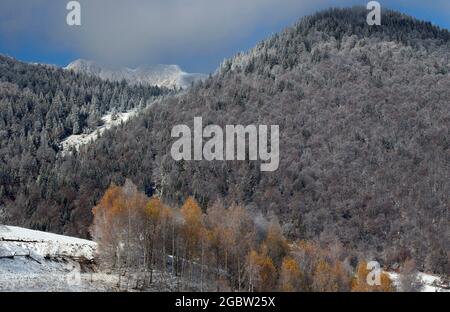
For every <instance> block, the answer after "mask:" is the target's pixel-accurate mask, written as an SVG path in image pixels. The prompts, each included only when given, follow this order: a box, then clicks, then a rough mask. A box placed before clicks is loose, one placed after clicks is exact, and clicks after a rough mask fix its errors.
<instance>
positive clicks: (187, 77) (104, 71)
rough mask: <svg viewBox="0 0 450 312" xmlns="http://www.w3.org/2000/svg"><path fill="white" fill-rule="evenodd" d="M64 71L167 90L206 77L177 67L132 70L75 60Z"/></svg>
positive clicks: (146, 66) (149, 67)
mask: <svg viewBox="0 0 450 312" xmlns="http://www.w3.org/2000/svg"><path fill="white" fill-rule="evenodd" d="M65 69H66V70H72V71H74V72H77V73H84V74H88V75H92V76H97V77H100V78H101V79H104V80H110V81H122V80H125V81H127V82H128V83H131V84H146V85H152V86H158V87H166V88H169V89H173V88H183V89H187V88H189V87H191V85H192V84H193V83H195V82H197V81H201V80H204V79H205V78H206V75H203V74H189V73H186V72H184V71H182V70H181V68H180V67H179V66H178V65H142V66H139V67H137V68H134V69H130V68H115V67H110V66H103V65H100V64H98V63H96V62H93V61H86V60H82V59H79V60H76V61H74V62H72V63H70V64H69V65H68V66H67V67H65Z"/></svg>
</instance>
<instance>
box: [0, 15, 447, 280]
mask: <svg viewBox="0 0 450 312" xmlns="http://www.w3.org/2000/svg"><path fill="white" fill-rule="evenodd" d="M366 17H367V10H365V8H353V9H333V10H327V11H324V12H321V13H318V14H315V15H313V16H309V17H306V18H303V19H302V20H300V21H299V22H298V23H297V24H296V25H294V26H292V27H290V28H288V29H286V30H285V31H283V32H281V33H279V34H276V35H274V36H272V37H271V38H268V39H267V40H265V41H263V42H261V43H260V44H258V45H257V46H256V47H255V48H254V49H252V50H251V51H248V52H247V53H241V54H239V55H237V56H235V57H233V58H231V59H229V60H227V61H225V62H224V63H223V64H222V65H221V67H220V69H219V70H218V71H217V73H216V74H214V75H213V76H212V77H210V78H208V79H206V80H205V81H204V82H201V83H199V84H198V85H196V86H194V87H193V88H191V89H189V90H188V91H187V92H186V93H184V94H179V95H178V96H174V97H168V98H167V99H164V100H163V101H161V102H160V103H157V104H156V105H153V106H152V107H151V109H148V110H146V111H145V112H144V113H143V114H141V115H140V116H138V117H137V118H135V119H133V120H132V121H130V122H128V123H127V125H126V126H125V127H121V128H115V129H113V130H112V131H107V132H105V133H104V135H103V136H102V137H101V138H99V139H97V140H96V141H95V142H94V143H93V144H91V145H89V146H87V147H86V148H83V149H80V151H79V153H73V154H71V155H67V156H66V157H64V158H62V159H59V160H58V162H56V163H55V164H54V166H53V167H51V168H48V170H47V171H45V173H43V175H42V176H41V177H40V178H39V180H38V182H34V180H31V181H30V182H29V183H30V185H28V187H27V188H26V189H24V190H23V194H22V195H21V196H20V197H19V196H17V199H16V201H13V199H11V202H10V205H9V207H8V208H9V209H8V210H7V213H8V212H11V211H21V214H19V216H21V217H22V219H20V218H17V217H16V218H14V216H13V217H10V219H9V220H11V221H14V222H16V223H19V222H26V221H24V218H25V217H24V216H26V217H28V219H26V220H29V219H32V220H34V224H33V225H34V226H35V227H48V228H52V229H54V230H55V231H60V232H64V233H69V234H70V233H72V234H74V233H81V234H83V235H85V236H88V235H89V234H88V228H89V225H90V224H91V222H92V214H91V209H92V206H93V203H95V202H97V201H98V200H99V198H100V197H101V195H102V194H103V193H104V192H105V190H106V188H107V187H108V186H109V185H110V184H111V183H114V184H116V185H123V184H124V182H125V180H126V179H127V178H129V179H131V180H132V181H133V182H134V183H135V184H136V185H137V186H138V188H139V190H140V191H143V192H145V193H146V194H147V195H149V196H150V195H153V193H154V192H155V190H156V191H157V192H158V194H159V195H160V196H162V198H163V199H164V201H165V202H167V203H169V204H172V205H179V204H180V203H182V202H183V201H184V200H185V199H186V198H187V197H188V196H194V197H195V198H196V199H197V200H198V201H199V202H200V203H201V205H202V207H203V208H206V207H209V206H211V205H213V203H214V202H215V201H216V200H218V199H220V200H221V201H224V202H225V203H226V204H230V203H241V204H243V205H245V206H246V208H247V209H249V210H251V211H255V212H259V213H262V214H268V215H276V216H278V217H279V218H280V220H281V221H282V223H283V231H284V232H285V234H286V235H289V237H290V238H292V239H301V240H303V239H306V240H315V241H317V242H319V243H320V244H323V245H324V246H328V245H332V246H334V247H333V248H335V249H333V250H334V251H335V256H336V257H337V258H340V257H344V258H346V259H348V261H349V263H352V261H353V260H352V259H357V258H361V257H362V256H363V257H364V258H366V259H375V260H377V261H379V262H380V263H381V264H382V265H389V264H393V263H402V262H403V261H405V260H406V259H410V258H413V259H415V261H416V262H417V264H418V265H419V266H420V269H421V270H423V271H430V272H434V273H439V274H449V272H450V265H449V261H448V246H449V245H450V241H449V240H450V229H449V227H448V217H449V215H448V213H449V211H450V207H449V204H450V203H449V201H448V194H450V171H449V170H448V168H449V163H450V158H449V157H450V140H449V138H450V127H449V125H450V109H449V105H448V103H449V102H450V89H449V88H448V86H449V85H450V63H449V60H450V33H449V32H448V31H447V30H443V29H439V28H437V27H434V26H433V25H431V24H430V23H428V22H423V21H418V20H416V19H414V18H411V17H408V16H405V15H403V14H400V13H396V12H392V11H388V10H384V11H383V18H382V20H383V26H381V27H378V26H373V27H371V26H368V25H367V23H366ZM0 77H1V76H0ZM198 116H201V117H202V118H203V121H204V124H216V125H220V126H222V127H224V126H225V125H237V124H242V125H248V124H256V125H259V124H263V125H279V126H280V166H279V169H278V170H277V171H275V172H261V171H260V164H259V163H258V162H248V161H212V162H208V161H191V162H189V161H185V162H176V161H175V160H174V159H173V158H172V157H171V154H170V149H171V145H172V143H173V142H174V139H173V138H172V137H171V131H170V130H171V128H172V127H173V126H175V125H179V124H186V125H188V126H190V127H191V128H192V124H193V120H194V117H198ZM14 168H17V167H14ZM25 169H26V167H25ZM16 181H17V180H11V182H10V183H11V184H13V182H16ZM16 183H21V182H20V180H19V181H17V182H16ZM55 189H57V191H55ZM50 190H51V191H50ZM30 194H31V195H32V198H33V199H32V200H30V199H29V198H31V195H30ZM343 250H345V253H344V252H343Z"/></svg>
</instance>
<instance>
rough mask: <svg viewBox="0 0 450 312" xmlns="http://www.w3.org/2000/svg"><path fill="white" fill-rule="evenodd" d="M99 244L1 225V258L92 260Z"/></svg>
mask: <svg viewBox="0 0 450 312" xmlns="http://www.w3.org/2000/svg"><path fill="white" fill-rule="evenodd" d="M96 250H97V244H96V243H95V242H92V241H89V240H84V239H79V238H75V237H69V236H63V235H57V234H52V233H47V232H41V231H34V230H28V229H24V228H20V227H15V226H5V225H0V258H8V257H15V256H18V257H26V256H28V257H32V258H33V259H35V260H38V261H39V259H42V258H54V259H57V258H70V259H80V260H88V261H92V260H94V258H95V253H96Z"/></svg>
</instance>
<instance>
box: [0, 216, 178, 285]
mask: <svg viewBox="0 0 450 312" xmlns="http://www.w3.org/2000/svg"><path fill="white" fill-rule="evenodd" d="M96 250H97V244H96V243H95V242H92V241H89V240H84V239H79V238H75V237H68V236H63V235H57V234H52V233H46V232H40V231H33V230H28V229H24V228H20V227H14V226H5V225H0V292H6V291H9V292H11V291H13V292H19V291H20V292H30V291H32V292H105V291H108V292H111V291H142V290H145V291H173V290H175V289H176V286H177V279H176V278H175V277H173V276H171V275H170V274H167V273H164V274H162V273H160V272H157V271H154V273H153V281H154V283H153V284H152V285H150V286H146V287H143V281H144V279H146V280H148V275H149V273H148V272H146V273H139V272H136V273H134V274H131V275H129V276H128V275H124V274H120V275H119V274H118V273H112V274H110V273H107V272H98V268H97V266H96V264H95V261H94V260H95V256H96Z"/></svg>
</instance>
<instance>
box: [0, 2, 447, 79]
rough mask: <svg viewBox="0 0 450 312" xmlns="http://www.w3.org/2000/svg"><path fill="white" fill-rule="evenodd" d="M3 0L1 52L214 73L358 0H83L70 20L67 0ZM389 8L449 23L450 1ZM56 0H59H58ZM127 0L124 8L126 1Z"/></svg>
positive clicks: (32, 57)
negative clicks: (304, 22)
mask: <svg viewBox="0 0 450 312" xmlns="http://www.w3.org/2000/svg"><path fill="white" fill-rule="evenodd" d="M30 2H31V1H30V0H1V3H0V53H1V54H7V55H10V56H13V57H15V58H17V59H19V60H23V61H27V62H39V63H50V64H56V65H60V66H65V65H67V64H68V63H69V62H71V61H73V60H74V59H77V58H86V59H94V60H97V61H98V60H100V61H104V62H108V63H114V64H117V65H121V66H130V67H132V66H137V65H139V64H141V63H164V64H179V65H181V67H182V68H183V69H185V70H186V71H190V72H212V71H214V70H215V68H216V67H217V66H218V65H219V64H220V62H221V61H222V60H223V59H225V58H227V57H230V56H232V55H234V54H235V53H237V52H239V51H245V50H247V49H249V48H251V47H253V46H254V45H255V44H256V43H257V42H259V41H261V40H263V39H264V38H267V37H268V36H269V35H270V34H272V33H275V32H278V31H280V30H282V29H283V28H285V27H287V26H289V25H291V24H293V23H294V22H295V21H297V20H298V19H299V18H300V17H302V16H304V15H307V14H311V13H313V12H315V11H317V10H321V9H324V8H327V7H330V6H331V5H332V6H351V5H355V4H356V5H366V4H367V2H368V1H357V0H348V1H346V0H343V1H339V0H334V1H332V0H315V1H313V0H239V1H237V0H183V1H182V0H164V1H163V0H147V1H144V0H127V1H119V0H80V2H81V4H82V26H80V27H79V28H73V27H68V26H67V25H66V24H65V18H66V14H67V11H66V8H65V5H66V4H67V2H68V0H67V1H66V0H59V1H53V0H33V1H32V3H30ZM379 2H380V3H381V4H382V6H383V7H384V8H391V9H395V10H398V11H401V12H403V13H406V14H409V15H412V16H415V17H417V18H419V19H423V20H427V21H431V22H432V23H433V24H435V25H439V26H440V27H443V28H447V29H450V1H449V0H434V1H433V0H432V1H418V0H417V1H416V0H396V1H394V0H386V1H379ZM57 3H58V4H57ZM124 3H126V7H125V6H124Z"/></svg>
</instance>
